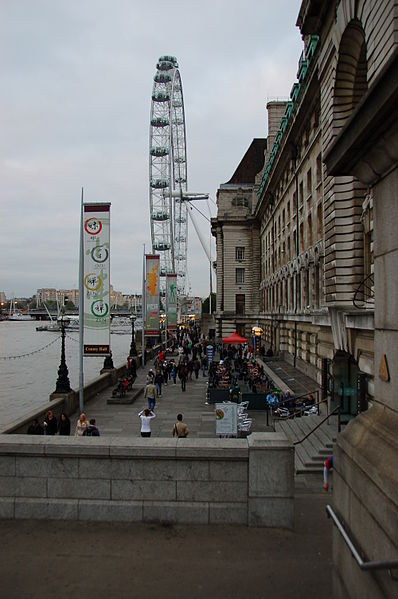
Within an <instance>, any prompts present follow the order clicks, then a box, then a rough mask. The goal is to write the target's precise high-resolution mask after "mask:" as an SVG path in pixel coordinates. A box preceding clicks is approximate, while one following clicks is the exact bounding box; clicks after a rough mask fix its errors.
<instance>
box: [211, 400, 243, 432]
mask: <svg viewBox="0 0 398 599" xmlns="http://www.w3.org/2000/svg"><path fill="white" fill-rule="evenodd" d="M237 434H238V406H237V404H236V403H216V435H234V436H237Z"/></svg>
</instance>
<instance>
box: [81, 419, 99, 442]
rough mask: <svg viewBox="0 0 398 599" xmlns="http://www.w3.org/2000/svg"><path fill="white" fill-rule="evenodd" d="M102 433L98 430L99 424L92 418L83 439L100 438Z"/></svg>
mask: <svg viewBox="0 0 398 599" xmlns="http://www.w3.org/2000/svg"><path fill="white" fill-rule="evenodd" d="M99 436H100V433H99V430H98V428H97V423H96V420H95V418H90V423H89V425H88V426H87V427H86V428H85V429H84V431H83V437H99Z"/></svg>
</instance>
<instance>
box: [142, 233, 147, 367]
mask: <svg viewBox="0 0 398 599" xmlns="http://www.w3.org/2000/svg"><path fill="white" fill-rule="evenodd" d="M145 280H146V273H145V243H144V254H143V258H142V301H141V305H142V339H141V353H142V357H141V361H142V367H143V368H144V366H145V318H146V301H145Z"/></svg>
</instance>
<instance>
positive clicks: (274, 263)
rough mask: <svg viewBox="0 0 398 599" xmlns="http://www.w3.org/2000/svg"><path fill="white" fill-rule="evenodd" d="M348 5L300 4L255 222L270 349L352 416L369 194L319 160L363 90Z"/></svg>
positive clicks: (364, 350) (369, 352)
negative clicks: (293, 68) (298, 42)
mask: <svg viewBox="0 0 398 599" xmlns="http://www.w3.org/2000/svg"><path fill="white" fill-rule="evenodd" d="M345 4H346V3H344V2H330V3H319V2H303V3H302V6H301V10H300V14H299V17H298V26H299V27H300V29H301V33H302V36H303V41H304V50H303V53H302V55H301V57H300V60H299V63H298V70H297V81H296V82H295V83H294V84H293V86H292V90H291V94H290V100H289V101H288V102H286V106H285V112H284V115H283V118H282V119H281V121H280V127H279V131H278V133H277V135H276V138H275V141H274V142H273V144H272V145H271V144H270V143H269V144H268V150H267V154H266V159H265V166H264V169H263V172H262V173H261V174H260V177H259V188H258V192H257V203H256V204H255V207H254V212H253V216H254V218H255V219H256V220H257V221H258V222H259V224H260V245H261V262H260V269H261V276H260V290H261V301H260V306H259V312H260V325H261V326H262V327H263V329H264V336H265V342H266V343H267V344H269V345H270V346H271V347H272V349H273V351H274V352H275V351H276V352H278V353H279V354H281V355H283V356H284V358H285V359H286V360H288V361H290V362H292V363H293V364H294V365H295V366H297V367H298V368H300V369H301V370H303V371H305V372H306V373H307V374H308V375H309V376H311V377H312V378H313V379H314V380H315V381H317V383H318V384H319V385H320V386H321V387H322V390H323V395H324V396H326V395H330V396H331V399H332V407H333V406H334V405H335V404H337V402H338V401H340V400H342V402H343V411H344V413H345V415H346V418H347V419H349V418H351V417H352V416H354V415H355V414H357V413H358V412H359V411H361V410H362V409H364V408H365V407H366V406H367V403H368V401H369V400H371V399H372V398H373V396H374V359H373V357H374V341H373V340H374V283H373V196H372V192H371V190H369V188H368V186H366V185H364V184H363V183H362V182H360V181H358V180H357V179H356V178H355V177H352V176H345V177H333V176H330V175H329V174H328V173H327V170H326V168H325V165H324V153H325V151H326V149H327V147H328V146H329V145H330V143H331V142H332V140H333V139H334V137H335V136H336V134H337V132H338V129H339V127H341V126H342V124H343V122H344V119H345V118H347V117H348V116H349V114H350V113H351V112H352V110H354V108H355V106H356V105H357V104H358V103H359V102H360V100H361V98H362V97H363V95H364V94H365V93H366V90H367V88H368V85H369V83H370V82H369V81H368V77H367V73H368V72H369V68H370V69H371V62H372V59H371V56H370V55H369V54H366V52H365V50H364V38H363V33H362V32H361V28H360V26H359V24H358V22H357V20H355V22H354V23H352V24H351V25H350V28H349V31H348V33H347V32H346V34H345V36H344V39H343V45H342V47H339V46H338V45H337V44H336V35H337V30H338V28H339V27H340V23H338V22H337V21H336V20H335V19H336V17H335V15H336V11H337V14H338V11H339V10H343V12H344V13H345V12H346V11H347V7H345V8H343V5H345ZM351 4H352V3H348V5H349V6H351ZM338 7H340V8H338ZM350 10H351V8H350ZM315 15H316V16H315ZM313 23H315V25H313ZM352 47H354V48H355V52H354V54H353V49H352ZM354 62H355V63H356V64H357V68H356V70H355V75H354V73H353V63H354ZM367 65H368V69H367ZM350 86H351V88H352V94H351V97H350V98H349V99H348V94H347V90H348V89H350Z"/></svg>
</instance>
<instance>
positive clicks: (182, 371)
mask: <svg viewBox="0 0 398 599" xmlns="http://www.w3.org/2000/svg"><path fill="white" fill-rule="evenodd" d="M187 376H188V368H187V366H186V365H185V364H184V363H181V364H180V365H179V367H178V377H179V379H180V381H181V391H185V389H186V385H187Z"/></svg>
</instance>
